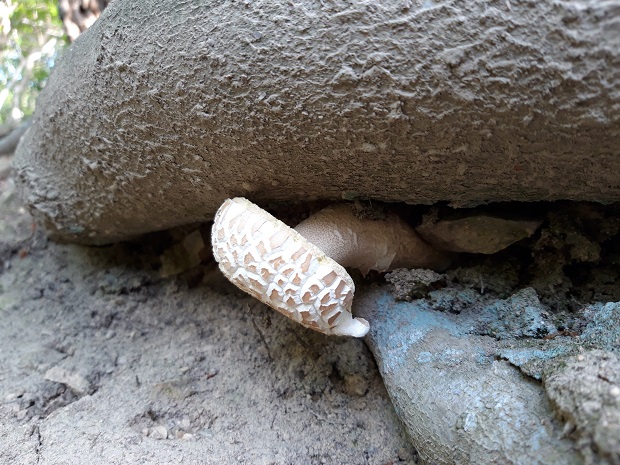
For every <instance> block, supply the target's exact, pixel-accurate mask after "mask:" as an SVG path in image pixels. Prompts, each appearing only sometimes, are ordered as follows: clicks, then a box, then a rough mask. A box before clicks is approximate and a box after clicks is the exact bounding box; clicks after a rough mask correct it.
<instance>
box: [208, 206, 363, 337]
mask: <svg viewBox="0 0 620 465" xmlns="http://www.w3.org/2000/svg"><path fill="white" fill-rule="evenodd" d="M211 237H212V239H211V241H212V245H213V255H214V257H215V259H216V260H217V262H218V263H219V267H220V270H222V273H224V275H225V276H226V277H227V278H228V279H229V280H230V281H231V282H232V283H234V284H235V285H236V286H237V287H239V288H240V289H242V290H244V291H246V292H247V293H249V294H251V295H252V296H254V297H256V298H257V299H259V300H260V301H262V302H264V303H266V304H267V305H269V306H270V307H272V308H274V309H275V310H278V311H279V312H281V313H283V314H284V315H286V316H288V317H289V318H291V319H293V320H295V321H296V322H298V323H300V324H302V325H303V326H305V327H307V328H311V329H314V330H317V331H320V332H322V333H324V334H334V335H339V336H355V337H363V336H365V335H366V334H367V333H368V330H369V327H370V326H369V324H368V322H367V321H366V320H364V319H363V318H353V316H352V315H351V304H352V302H353V294H354V292H355V285H354V284H353V280H352V279H351V277H350V276H349V274H348V273H347V271H346V270H345V269H344V267H342V266H341V265H339V264H338V263H337V262H335V261H334V260H332V259H331V258H329V257H327V256H326V255H325V253H323V252H322V251H321V250H320V249H319V248H318V247H316V246H315V245H313V244H312V243H310V242H309V241H308V240H306V239H305V238H304V237H303V236H302V235H301V234H299V233H298V232H297V231H295V230H294V229H292V228H290V227H288V226H287V225H285V224H284V223H283V222H281V221H280V220H278V219H276V218H274V217H273V216H272V215H270V214H269V213H267V212H266V211H265V210H263V209H261V208H260V207H258V206H257V205H255V204H253V203H252V202H250V201H249V200H247V199H244V198H241V197H237V198H234V199H228V200H226V201H225V202H224V203H223V204H222V206H221V207H220V208H219V210H218V211H217V213H216V215H215V219H214V222H213V230H212V236H211Z"/></svg>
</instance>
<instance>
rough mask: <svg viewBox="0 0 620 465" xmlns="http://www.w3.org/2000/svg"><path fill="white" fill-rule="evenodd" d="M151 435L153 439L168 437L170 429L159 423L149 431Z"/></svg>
mask: <svg viewBox="0 0 620 465" xmlns="http://www.w3.org/2000/svg"><path fill="white" fill-rule="evenodd" d="M149 437H150V438H153V439H168V430H167V429H166V427H165V426H164V425H157V426H154V427H153V428H151V430H150V431H149Z"/></svg>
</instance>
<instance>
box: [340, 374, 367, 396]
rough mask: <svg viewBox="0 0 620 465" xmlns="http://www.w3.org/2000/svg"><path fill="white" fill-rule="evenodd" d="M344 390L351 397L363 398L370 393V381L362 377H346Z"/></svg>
mask: <svg viewBox="0 0 620 465" xmlns="http://www.w3.org/2000/svg"><path fill="white" fill-rule="evenodd" d="M344 390H345V392H346V393H347V394H349V395H351V396H360V397H361V396H363V395H365V394H366V393H367V392H368V380H367V379H366V378H365V377H363V376H362V375H346V376H345V377H344Z"/></svg>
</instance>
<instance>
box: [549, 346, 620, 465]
mask: <svg viewBox="0 0 620 465" xmlns="http://www.w3.org/2000/svg"><path fill="white" fill-rule="evenodd" d="M543 380H544V383H545V390H546V392H547V393H548V395H549V397H550V398H551V400H552V401H553V403H554V404H555V406H556V408H557V409H558V410H559V411H560V413H561V415H562V416H563V417H564V418H565V419H566V420H567V421H568V424H569V425H570V426H571V427H572V428H571V429H574V431H571V432H572V434H573V436H574V437H576V438H577V443H578V445H579V447H580V449H581V452H582V453H583V455H584V456H585V457H586V463H588V464H597V465H605V464H613V465H618V464H620V357H618V356H617V355H616V354H614V353H611V352H605V351H602V350H590V351H586V352H584V353H582V354H579V355H573V356H570V357H566V358H564V359H560V360H558V361H556V363H555V364H554V365H553V366H552V367H549V368H548V369H547V370H546V373H545V375H544V376H543Z"/></svg>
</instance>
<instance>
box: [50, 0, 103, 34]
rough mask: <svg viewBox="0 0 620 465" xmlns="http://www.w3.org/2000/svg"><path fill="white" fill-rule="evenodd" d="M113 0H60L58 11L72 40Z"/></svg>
mask: <svg viewBox="0 0 620 465" xmlns="http://www.w3.org/2000/svg"><path fill="white" fill-rule="evenodd" d="M110 1H111V0H59V2H58V13H59V14H60V18H61V19H62V24H63V25H64V27H65V33H66V34H67V37H68V38H69V40H70V41H71V42H73V41H74V40H75V39H77V37H78V36H79V35H80V34H81V33H82V32H84V31H85V30H86V29H88V28H89V27H90V26H91V25H92V24H93V23H94V22H95V21H96V20H97V18H98V17H99V15H100V14H101V12H102V11H103V10H104V9H105V7H106V6H108V3H110Z"/></svg>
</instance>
